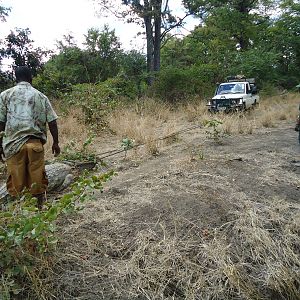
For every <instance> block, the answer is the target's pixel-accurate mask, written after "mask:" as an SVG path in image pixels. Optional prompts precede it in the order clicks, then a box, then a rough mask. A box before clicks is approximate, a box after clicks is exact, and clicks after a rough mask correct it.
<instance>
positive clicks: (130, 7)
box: [94, 0, 185, 85]
mask: <svg viewBox="0 0 300 300" xmlns="http://www.w3.org/2000/svg"><path fill="white" fill-rule="evenodd" d="M94 1H95V2H97V3H98V4H99V5H100V7H101V11H109V12H113V13H114V14H115V15H116V16H117V17H120V18H122V19H123V20H125V21H127V22H136V23H138V24H140V25H141V26H142V27H143V28H144V30H145V32H144V33H145V35H146V43H147V72H148V74H149V75H150V76H149V77H148V84H150V85H151V84H152V82H153V73H154V72H157V71H159V70H160V49H161V43H162V40H163V39H164V38H165V36H166V34H167V33H168V32H170V30H172V29H173V28H174V27H178V26H180V25H182V23H183V20H184V18H185V17H183V18H175V17H174V16H173V15H172V13H171V11H170V8H169V0H143V1H141V0H120V2H119V4H120V5H119V6H118V5H117V3H116V2H117V1H113V0H111V1H110V0H94Z"/></svg>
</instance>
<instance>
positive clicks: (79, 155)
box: [59, 136, 97, 162]
mask: <svg viewBox="0 0 300 300" xmlns="http://www.w3.org/2000/svg"><path fill="white" fill-rule="evenodd" d="M93 141H94V136H89V137H88V138H87V139H86V140H85V141H84V142H83V144H82V145H81V147H78V145H77V144H76V142H75V141H71V142H70V143H68V144H67V145H66V146H65V147H64V148H63V150H62V153H61V155H60V156H59V159H60V160H68V161H89V162H96V160H97V158H96V153H94V152H93V151H92V150H91V149H90V146H91V145H92V143H93Z"/></svg>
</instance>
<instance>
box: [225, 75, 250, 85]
mask: <svg viewBox="0 0 300 300" xmlns="http://www.w3.org/2000/svg"><path fill="white" fill-rule="evenodd" d="M226 79H227V82H236V81H238V82H243V81H248V82H249V83H250V84H255V78H246V76H244V75H236V76H228V77H227V78H226Z"/></svg>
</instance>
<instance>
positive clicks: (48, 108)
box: [46, 97, 58, 123]
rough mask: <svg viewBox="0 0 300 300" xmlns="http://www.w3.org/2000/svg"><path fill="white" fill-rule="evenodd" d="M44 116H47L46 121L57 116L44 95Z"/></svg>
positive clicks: (52, 119) (48, 121) (50, 120)
mask: <svg viewBox="0 0 300 300" xmlns="http://www.w3.org/2000/svg"><path fill="white" fill-rule="evenodd" d="M46 118H47V123H50V122H52V121H54V120H56V119H57V118H58V116H57V114H56V113H55V111H54V109H53V107H52V105H51V103H50V101H49V99H48V98H47V97H46Z"/></svg>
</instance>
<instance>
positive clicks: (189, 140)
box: [56, 123, 300, 299]
mask: <svg viewBox="0 0 300 300" xmlns="http://www.w3.org/2000/svg"><path fill="white" fill-rule="evenodd" d="M114 165H115V166H116V168H117V169H118V176H116V177H114V178H113V180H112V181H111V182H110V183H109V184H108V185H106V188H105V191H104V193H103V194H99V195H97V200H96V201H93V202H90V203H89V204H88V205H87V207H86V208H85V210H84V211H83V212H82V213H81V215H80V216H79V217H75V218H71V219H69V220H67V221H66V223H65V224H64V226H63V228H64V229H63V232H62V235H63V237H64V240H65V242H62V245H61V247H62V248H63V249H64V252H65V253H68V254H69V255H73V256H74V257H77V258H78V257H80V259H82V263H81V264H78V261H77V260H74V262H73V264H72V263H71V264H70V260H69V259H67V260H66V264H65V267H66V269H64V270H60V276H61V277H60V278H58V281H57V284H58V286H57V287H56V288H57V289H59V290H60V291H61V292H62V294H63V297H64V298H65V299H75V298H76V299H77V298H78V299H108V298H107V297H111V298H109V299H117V298H118V297H117V296H116V295H113V294H111V293H112V292H111V290H110V289H109V287H107V289H106V287H105V286H106V285H107V282H109V280H108V279H105V278H104V277H103V276H100V277H99V276H97V275H95V274H96V273H97V270H100V269H101V270H102V269H103V268H105V265H106V264H107V263H108V260H110V259H112V258H113V259H116V260H117V261H116V263H118V264H120V265H122V259H126V255H127V254H128V251H129V250H128V249H130V243H131V241H132V240H133V239H134V238H135V236H136V235H137V234H138V233H139V232H140V231H141V230H143V229H149V228H155V227H156V226H157V224H165V225H166V227H167V228H168V229H169V230H170V231H174V230H178V231H180V232H181V233H180V234H187V230H185V228H179V227H180V226H181V225H180V223H179V225H178V224H177V225H176V226H175V225H174V222H175V221H174V220H178V219H181V220H183V219H184V220H188V222H189V223H190V224H196V226H197V227H198V228H199V230H200V231H203V232H204V233H206V234H209V232H210V231H211V230H213V228H214V227H216V226H220V225H221V224H223V223H226V222H227V220H228V218H230V215H229V214H228V212H229V211H231V210H234V208H235V205H236V204H237V203H243V202H244V201H247V200H249V201H251V202H258V203H259V202H261V201H262V200H272V199H285V200H286V201H287V202H289V201H292V202H293V203H294V204H296V205H297V206H298V205H299V204H300V145H299V144H298V140H297V133H296V132H295V131H294V130H293V124H288V123H281V124H280V127H278V128H272V129H260V130H257V131H256V132H255V134H253V135H239V136H231V137H226V138H224V139H223V140H222V143H221V144H217V143H215V142H214V141H212V140H208V139H207V138H206V136H205V133H204V130H203V129H197V130H195V131H191V132H189V133H185V134H183V135H181V136H179V140H178V141H177V142H176V143H173V144H171V145H169V146H167V147H164V148H163V149H161V152H160V154H159V155H158V156H156V157H152V158H151V159H149V160H145V161H143V162H141V161H139V162H137V161H133V160H127V161H122V160H118V159H117V160H116V161H115V162H114ZM182 226H186V224H185V225H184V224H182ZM179 229H180V230H179ZM182 229H183V230H182ZM64 259H66V258H64ZM71 261H72V259H71ZM91 269H92V270H93V272H94V273H95V274H94V275H93V276H92V275H91V274H90V272H91ZM99 272H100V271H99ZM101 272H102V271H101ZM76 274H77V275H76ZM78 274H81V275H80V276H79V277H78ZM82 274H83V275H82ZM88 274H90V275H91V276H89V275H88ZM102 274H103V273H102ZM106 280H107V281H106ZM95 297H96V298H95ZM120 299H127V298H126V296H122V297H121V298H120ZM137 299H140V298H137ZM141 299H143V298H141Z"/></svg>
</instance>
